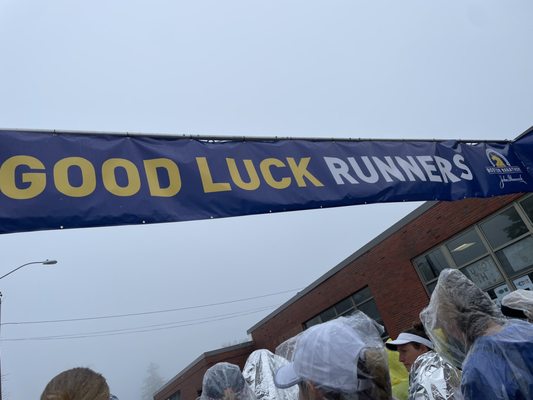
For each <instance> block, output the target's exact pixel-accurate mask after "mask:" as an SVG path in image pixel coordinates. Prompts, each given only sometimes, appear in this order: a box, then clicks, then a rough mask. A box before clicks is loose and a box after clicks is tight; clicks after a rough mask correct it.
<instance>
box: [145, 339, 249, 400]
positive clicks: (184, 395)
mask: <svg viewBox="0 0 533 400" xmlns="http://www.w3.org/2000/svg"><path fill="white" fill-rule="evenodd" d="M235 347H237V348H235ZM230 349H232V350H228V351H220V352H210V353H206V354H204V355H203V356H202V357H200V358H199V359H198V360H197V362H196V363H195V364H192V365H190V366H189V367H188V369H186V370H185V371H184V372H182V374H179V375H178V376H177V377H176V378H174V379H173V380H172V381H171V382H170V383H169V384H168V385H167V386H166V387H165V388H164V389H163V390H161V391H160V392H158V393H157V394H156V395H155V396H154V400H166V399H168V398H169V397H170V396H171V395H173V394H174V393H176V392H177V391H178V390H179V391H180V399H181V400H195V399H196V398H197V397H198V390H201V388H202V380H203V378H204V374H205V371H207V369H209V368H210V367H211V366H213V365H215V364H216V363H218V362H229V363H232V364H236V365H238V366H239V367H240V368H241V370H242V369H243V368H244V364H245V363H246V360H247V359H248V356H249V355H250V353H252V352H253V351H254V350H255V347H254V345H253V344H250V345H248V346H233V347H231V348H230Z"/></svg>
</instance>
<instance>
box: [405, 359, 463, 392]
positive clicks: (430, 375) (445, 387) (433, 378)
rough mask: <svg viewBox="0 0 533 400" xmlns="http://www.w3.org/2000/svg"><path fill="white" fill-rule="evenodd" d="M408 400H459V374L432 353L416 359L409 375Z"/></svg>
mask: <svg viewBox="0 0 533 400" xmlns="http://www.w3.org/2000/svg"><path fill="white" fill-rule="evenodd" d="M409 382H410V383H409V400H452V399H453V400H461V399H462V398H463V396H462V395H461V388H460V386H461V374H460V372H459V371H458V370H457V369H455V368H454V367H453V366H452V365H451V364H450V363H448V362H446V361H444V360H443V358H442V357H441V356H439V355H438V354H437V353H435V352H434V351H428V352H427V353H424V354H421V355H420V356H418V357H417V359H416V360H415V362H414V363H413V365H412V366H411V372H410V373H409Z"/></svg>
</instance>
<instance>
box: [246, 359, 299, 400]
mask: <svg viewBox="0 0 533 400" xmlns="http://www.w3.org/2000/svg"><path fill="white" fill-rule="evenodd" d="M287 363H288V361H287V360H286V359H285V358H283V357H281V356H278V355H275V354H273V353H272V352H270V351H268V350H266V349H262V350H256V351H254V352H253V353H252V354H250V356H249V357H248V360H246V364H245V365H244V369H243V370H242V374H243V376H244V379H245V380H246V382H247V383H248V385H249V386H250V387H251V388H252V390H253V391H254V392H255V395H256V397H257V400H298V386H293V387H291V388H288V389H278V388H277V387H276V385H274V373H275V372H276V371H277V370H278V369H279V368H281V367H282V366H283V365H285V364H287Z"/></svg>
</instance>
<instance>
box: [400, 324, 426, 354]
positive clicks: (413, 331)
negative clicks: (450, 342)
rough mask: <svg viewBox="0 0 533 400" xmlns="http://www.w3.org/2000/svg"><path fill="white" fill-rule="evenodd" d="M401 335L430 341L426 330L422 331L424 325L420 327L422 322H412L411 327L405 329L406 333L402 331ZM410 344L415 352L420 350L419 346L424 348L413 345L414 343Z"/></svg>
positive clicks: (416, 344)
mask: <svg viewBox="0 0 533 400" xmlns="http://www.w3.org/2000/svg"><path fill="white" fill-rule="evenodd" d="M403 333H410V334H412V335H416V336H420V337H423V338H424V339H427V340H429V341H431V339H430V338H429V337H428V335H427V333H426V330H425V329H424V325H422V322H420V321H415V322H413V326H412V327H411V328H409V329H407V330H406V331H403ZM411 344H412V345H413V347H414V348H415V349H417V350H418V349H419V348H420V346H424V345H423V344H420V343H415V342H411ZM426 347H427V346H426Z"/></svg>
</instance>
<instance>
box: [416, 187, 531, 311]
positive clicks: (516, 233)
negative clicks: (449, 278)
mask: <svg viewBox="0 0 533 400" xmlns="http://www.w3.org/2000/svg"><path fill="white" fill-rule="evenodd" d="M413 265H414V267H415V269H416V270H417V272H418V274H419V276H420V279H421V280H422V282H423V283H424V284H425V286H426V289H427V291H428V293H430V294H431V292H432V291H433V289H435V285H436V283H437V278H438V275H439V274H440V272H441V271H442V270H443V269H444V268H458V269H460V270H461V271H462V272H463V273H464V274H465V275H466V276H467V277H468V278H469V279H470V280H472V281H473V282H474V283H475V284H476V285H478V286H479V287H480V288H481V289H483V290H485V291H486V292H487V293H488V294H489V295H490V297H491V298H492V299H494V300H496V302H498V303H499V300H500V299H501V298H502V297H503V296H505V295H506V294H507V293H509V292H510V291H512V290H515V289H518V288H520V289H528V290H533V282H532V279H533V195H527V196H524V197H523V198H522V199H520V200H519V201H517V202H514V203H512V204H511V205H510V206H509V207H506V208H505V209H504V210H502V211H499V212H497V213H496V214H493V215H491V216H490V217H488V218H486V219H484V220H483V221H481V222H479V223H478V224H475V225H473V226H471V227H469V228H468V229H467V230H465V231H463V232H461V233H459V234H458V235H457V236H455V237H454V238H452V239H450V240H448V241H446V242H444V243H441V244H440V245H439V246H437V247H435V248H433V249H431V250H430V251H429V252H427V253H426V254H423V255H421V256H419V257H416V258H415V259H414V260H413Z"/></svg>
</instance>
